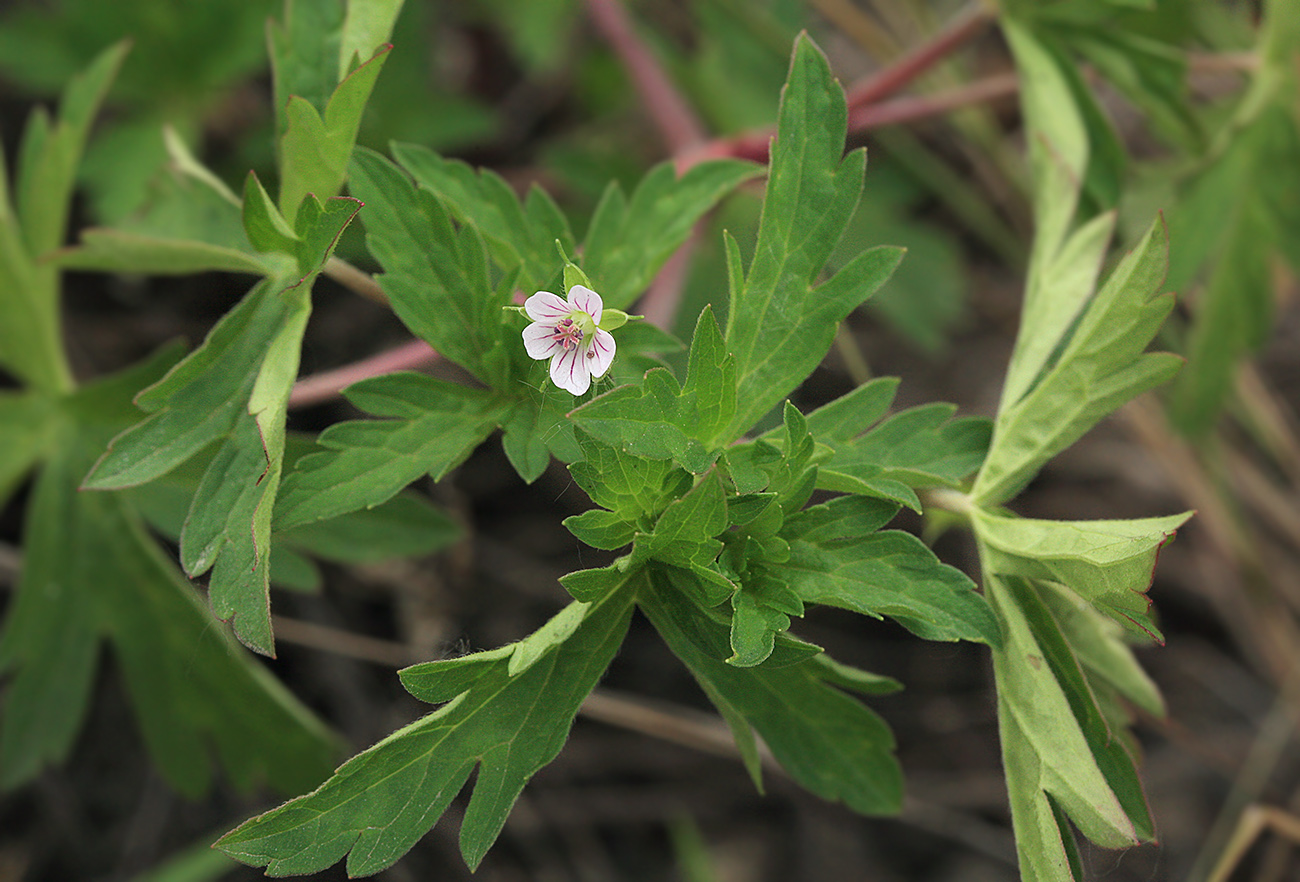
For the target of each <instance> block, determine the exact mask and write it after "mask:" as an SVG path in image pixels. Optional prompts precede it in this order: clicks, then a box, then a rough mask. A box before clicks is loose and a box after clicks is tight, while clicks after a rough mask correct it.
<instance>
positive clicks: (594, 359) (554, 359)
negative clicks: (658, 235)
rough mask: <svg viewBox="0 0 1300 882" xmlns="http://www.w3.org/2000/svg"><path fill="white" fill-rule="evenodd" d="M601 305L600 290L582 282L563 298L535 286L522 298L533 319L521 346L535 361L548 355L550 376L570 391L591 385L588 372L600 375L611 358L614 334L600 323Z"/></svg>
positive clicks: (579, 392)
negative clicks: (528, 294)
mask: <svg viewBox="0 0 1300 882" xmlns="http://www.w3.org/2000/svg"><path fill="white" fill-rule="evenodd" d="M603 308H604V304H603V303H602V302H601V299H600V295H599V294H597V293H596V292H595V291H593V290H591V289H590V288H588V287H586V286H585V285H574V286H573V287H572V288H570V289H569V299H568V300H567V301H566V300H563V299H561V298H560V297H559V296H558V295H556V294H552V293H551V292H550V291H538V292H537V293H536V294H534V295H533V296H532V297H529V298H528V300H527V301H525V302H524V312H526V313H528V317H529V318H530V319H532V320H533V323H532V324H531V325H529V326H528V327H526V328H524V349H526V350H527V351H528V355H529V356H530V357H531V358H535V359H537V360H538V361H541V360H542V359H546V358H549V359H550V360H551V381H552V382H554V383H555V385H557V386H559V387H560V388H561V389H565V390H567V391H569V392H572V393H573V394H574V395H581V394H582V393H584V392H586V391H587V390H588V389H589V388H591V378H592V377H603V376H604V375H605V371H607V370H609V366H610V364H611V363H613V361H614V337H613V335H612V334H610V333H609V331H607V330H605V329H604V328H601V327H600V318H601V311H602V310H603ZM616 311H617V310H610V312H611V313H612V312H616ZM620 315H621V313H620ZM611 318H612V316H611ZM624 320H626V318H624ZM619 324H621V322H620V323H619Z"/></svg>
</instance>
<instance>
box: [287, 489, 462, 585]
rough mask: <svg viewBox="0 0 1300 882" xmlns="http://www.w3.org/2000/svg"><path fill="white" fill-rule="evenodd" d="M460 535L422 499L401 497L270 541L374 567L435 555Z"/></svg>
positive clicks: (453, 524)
mask: <svg viewBox="0 0 1300 882" xmlns="http://www.w3.org/2000/svg"><path fill="white" fill-rule="evenodd" d="M461 532H462V531H461V528H460V526H459V525H458V524H457V523H456V521H455V520H453V519H452V518H451V517H450V516H449V515H447V514H446V513H445V512H443V511H442V510H441V509H438V508H436V507H434V506H433V505H432V504H431V503H429V502H428V501H426V500H425V499H423V498H422V497H419V496H416V495H414V494H410V493H399V494H398V495H397V496H394V497H393V498H392V499H390V500H388V501H387V502H385V503H383V504H381V505H378V506H375V507H374V508H370V509H364V510H361V511H355V512H352V513H350V514H346V515H343V516H341V517H337V518H331V519H329V520H325V521H316V522H313V523H310V524H303V525H301V526H298V527H294V528H293V529H289V530H281V531H277V532H276V533H275V534H274V535H273V537H272V538H273V539H274V541H275V542H276V543H281V542H283V543H285V544H287V545H289V546H291V547H293V548H296V549H300V550H302V551H306V552H307V553H309V554H311V555H312V556H314V557H319V558H321V559H323V560H329V561H335V562H338V563H376V562H380V561H385V560H395V559H397V558H404V557H414V556H417V555H426V554H432V553H434V552H435V551H438V550H439V549H441V548H445V547H446V546H448V545H450V544H451V543H453V542H455V541H456V540H457V539H459V538H460V536H461ZM272 575H273V577H274V574H272Z"/></svg>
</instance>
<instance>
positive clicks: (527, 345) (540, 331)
mask: <svg viewBox="0 0 1300 882" xmlns="http://www.w3.org/2000/svg"><path fill="white" fill-rule="evenodd" d="M563 348H564V344H562V343H561V342H560V341H559V340H557V339H555V328H554V327H552V326H551V325H546V324H543V323H541V322H533V323H532V324H531V325H529V326H528V327H526V328H524V349H525V350H526V351H527V352H528V357H529V358H535V359H537V360H538V361H541V360H542V359H544V358H550V357H551V356H552V355H554V354H555V353H556V352H559V351H560V350H561V349H563Z"/></svg>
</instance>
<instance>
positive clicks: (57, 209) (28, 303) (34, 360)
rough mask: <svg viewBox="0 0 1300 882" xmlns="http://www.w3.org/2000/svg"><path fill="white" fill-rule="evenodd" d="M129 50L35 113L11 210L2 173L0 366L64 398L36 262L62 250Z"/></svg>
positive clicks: (93, 68)
mask: <svg viewBox="0 0 1300 882" xmlns="http://www.w3.org/2000/svg"><path fill="white" fill-rule="evenodd" d="M126 50H127V44H126V43H119V44H117V45H115V46H112V47H110V48H109V49H107V50H105V51H104V52H102V53H101V54H100V55H99V56H98V57H97V58H96V59H95V61H94V62H92V63H91V65H90V67H89V68H87V70H86V71H85V73H83V74H80V75H78V76H77V77H75V78H74V79H73V80H72V82H71V83H70V84H69V85H68V87H67V88H66V89H65V90H64V93H63V100H62V103H61V110H60V114H59V117H58V118H57V119H56V120H55V121H54V122H51V121H50V119H49V117H48V116H47V115H46V114H45V112H44V111H43V110H37V111H36V112H34V113H33V114H32V116H31V118H30V120H29V122H28V125H27V128H26V130H25V131H24V133H23V139H22V143H21V146H20V153H19V156H18V162H17V164H16V182H15V192H14V201H15V204H13V205H11V204H10V195H9V189H8V186H7V181H6V179H5V175H6V174H7V170H6V169H4V168H0V314H3V315H4V321H2V322H0V365H3V366H4V367H6V368H7V369H8V370H9V371H10V372H11V373H12V374H14V375H15V376H16V377H18V378H19V379H20V380H22V381H24V382H26V383H28V384H30V385H32V386H34V387H36V388H38V389H42V390H44V391H47V392H52V393H63V392H67V391H69V390H71V389H72V387H73V379H72V371H71V369H70V368H69V366H68V363H67V356H66V355H65V354H64V350H63V339H62V330H61V326H60V320H59V287H58V273H57V270H56V269H55V268H54V267H53V266H50V265H44V264H38V263H37V259H38V258H40V257H41V256H42V255H44V254H45V253H46V252H49V251H53V250H54V249H55V248H58V247H59V246H60V245H62V244H63V237H64V236H65V235H66V232H67V231H66V227H67V222H68V212H69V210H70V206H71V199H72V189H73V185H74V183H75V178H76V174H77V169H78V166H79V165H80V162H81V154H82V150H83V148H84V147H85V143H86V138H87V135H88V133H89V131H90V125H91V123H92V121H93V119H94V116H95V114H96V112H97V110H98V108H99V104H100V102H101V101H102V100H103V98H104V95H105V93H106V92H107V91H108V86H109V83H110V82H111V81H112V79H113V77H114V76H115V75H116V73H117V69H118V67H119V66H120V65H121V63H122V59H123V57H124V56H125V54H126ZM2 160H3V151H0V161H2ZM0 164H3V163H2V162H0Z"/></svg>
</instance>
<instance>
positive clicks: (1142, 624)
mask: <svg viewBox="0 0 1300 882" xmlns="http://www.w3.org/2000/svg"><path fill="white" fill-rule="evenodd" d="M1191 516H1192V513H1191V512H1184V513H1183V514H1178V515H1170V516H1168V517H1163V518H1144V519H1141V520H1128V521H1040V520H1033V519H1030V518H1017V517H1010V516H1006V515H998V514H993V513H991V512H987V511H982V510H976V511H975V512H973V513H972V515H971V517H972V518H973V521H974V527H975V532H976V534H977V535H978V536H979V537H980V541H981V543H982V544H983V547H984V549H985V550H986V551H987V552H988V554H987V555H986V556H985V558H984V567H985V569H986V571H988V572H991V573H996V574H998V575H1001V576H1024V577H1027V578H1037V579H1050V580H1052V581H1054V582H1059V583H1060V584H1062V585H1066V586H1068V587H1070V588H1072V589H1073V590H1074V591H1075V592H1076V593H1078V594H1079V596H1080V597H1083V598H1084V599H1086V600H1087V601H1088V602H1089V603H1091V604H1092V605H1094V606H1096V607H1097V608H1098V609H1100V610H1101V611H1102V612H1104V613H1105V614H1106V615H1108V616H1110V617H1111V618H1112V619H1114V620H1115V621H1116V622H1118V623H1119V624H1121V625H1123V626H1124V627H1125V628H1127V629H1128V630H1129V631H1131V632H1132V633H1134V634H1135V635H1137V636H1139V637H1153V638H1155V639H1157V640H1159V639H1161V637H1160V631H1159V630H1158V629H1157V628H1156V626H1155V623H1154V622H1153V621H1151V618H1150V615H1149V607H1150V605H1151V601H1150V600H1149V599H1148V598H1147V596H1146V591H1147V589H1148V588H1149V587H1150V586H1151V577H1152V573H1153V571H1154V570H1155V565H1156V557H1157V555H1158V554H1159V553H1160V549H1161V547H1162V546H1164V545H1165V544H1166V543H1168V542H1170V541H1171V540H1172V539H1173V538H1174V532H1175V531H1176V530H1177V529H1178V528H1179V527H1180V526H1182V524H1183V523H1184V522H1185V521H1186V520H1187V519H1188V518H1190V517H1191Z"/></svg>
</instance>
